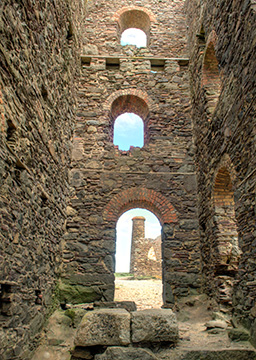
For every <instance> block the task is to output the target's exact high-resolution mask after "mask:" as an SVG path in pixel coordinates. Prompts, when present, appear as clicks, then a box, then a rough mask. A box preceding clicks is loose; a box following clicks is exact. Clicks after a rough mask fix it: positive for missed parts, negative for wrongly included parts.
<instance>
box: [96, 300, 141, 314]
mask: <svg viewBox="0 0 256 360" xmlns="http://www.w3.org/2000/svg"><path fill="white" fill-rule="evenodd" d="M93 305H94V307H95V308H108V309H116V308H119V309H125V310H127V311H129V312H131V311H136V310H137V306H136V304H135V302H134V301H107V302H103V301H95V302H94V304H93Z"/></svg>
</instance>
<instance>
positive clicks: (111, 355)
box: [95, 347, 157, 360]
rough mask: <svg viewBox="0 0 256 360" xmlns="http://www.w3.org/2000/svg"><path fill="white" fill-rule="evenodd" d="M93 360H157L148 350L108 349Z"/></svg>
mask: <svg viewBox="0 0 256 360" xmlns="http://www.w3.org/2000/svg"><path fill="white" fill-rule="evenodd" d="M95 360H157V357H156V356H155V355H154V354H153V353H152V352H151V351H150V350H148V349H141V348H122V347H109V348H107V350H106V351H105V353H104V354H102V355H96V356H95Z"/></svg>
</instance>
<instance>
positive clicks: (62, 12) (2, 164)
mask: <svg viewBox="0 0 256 360" xmlns="http://www.w3.org/2000/svg"><path fill="white" fill-rule="evenodd" d="M79 3H80V1H75V2H73V8H72V9H71V8H70V6H69V5H68V4H67V2H63V1H58V0H57V1H55V2H52V1H48V0H47V1H43V2H40V1H37V2H31V1H30V0H25V1H22V2H20V1H11V2H10V1H7V0H3V1H1V3H0V32H1V45H0V89H1V92H0V117H1V118H0V126H1V131H0V147H1V149H0V232H1V234H0V236H1V241H0V243H1V245H0V248H1V251H0V252H1V255H0V274H1V278H0V288H1V290H0V308H1V310H0V322H1V330H0V339H1V340H0V342H1V344H0V358H1V359H14V358H15V359H22V360H25V359H28V358H30V353H31V351H32V350H33V348H34V346H35V343H36V341H37V340H38V337H39V335H38V334H39V332H40V331H41V328H42V325H43V323H44V321H45V319H46V317H47V314H49V313H50V312H51V309H52V306H53V305H54V304H53V300H52V295H53V293H54V291H55V286H56V280H57V277H58V274H59V272H60V264H61V257H62V254H61V246H60V242H61V238H62V235H63V228H64V225H65V217H66V215H65V208H66V197H67V195H68V191H69V190H68V167H69V164H70V143H69V141H70V138H71V134H72V127H73V126H72V123H73V120H74V113H75V99H74V75H75V73H76V71H77V70H78V71H79V68H78V67H77V64H78V61H77V54H78V51H77V50H78V49H77V47H78V40H79V37H78V36H77V35H76V33H75V31H74V32H73V35H72V34H71V33H70V30H69V28H70V23H71V22H72V19H71V16H72V15H71V14H72V11H75V12H77V11H78V5H79V6H80V4H79Z"/></svg>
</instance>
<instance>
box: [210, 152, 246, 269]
mask: <svg viewBox="0 0 256 360" xmlns="http://www.w3.org/2000/svg"><path fill="white" fill-rule="evenodd" d="M234 178H235V174H234V170H233V167H232V163H231V161H230V158H229V156H228V155H225V156H224V158H223V159H222V161H221V162H220V164H219V166H218V167H217V169H216V172H215V177H214V184H213V194H212V198H213V207H214V211H213V223H214V229H213V233H214V238H215V239H216V240H215V242H216V243H215V246H214V249H215V273H216V274H217V275H225V274H229V275H234V274H235V273H236V271H237V270H238V263H239V259H240V256H241V250H240V247H239V243H238V232H237V223H236V216H235V199H234V186H233V180H234Z"/></svg>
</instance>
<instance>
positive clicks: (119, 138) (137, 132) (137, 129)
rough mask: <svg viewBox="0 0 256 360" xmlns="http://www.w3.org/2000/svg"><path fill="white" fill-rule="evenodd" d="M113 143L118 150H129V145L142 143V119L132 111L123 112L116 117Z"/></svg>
mask: <svg viewBox="0 0 256 360" xmlns="http://www.w3.org/2000/svg"><path fill="white" fill-rule="evenodd" d="M114 145H118V146H119V150H126V151H127V150H129V149H130V146H131V145H132V146H139V147H142V146H143V145H144V123H143V120H142V119H141V118H140V117H139V116H138V115H135V114H133V113H124V114H122V115H120V116H118V117H117V118H116V121H115V124H114Z"/></svg>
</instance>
